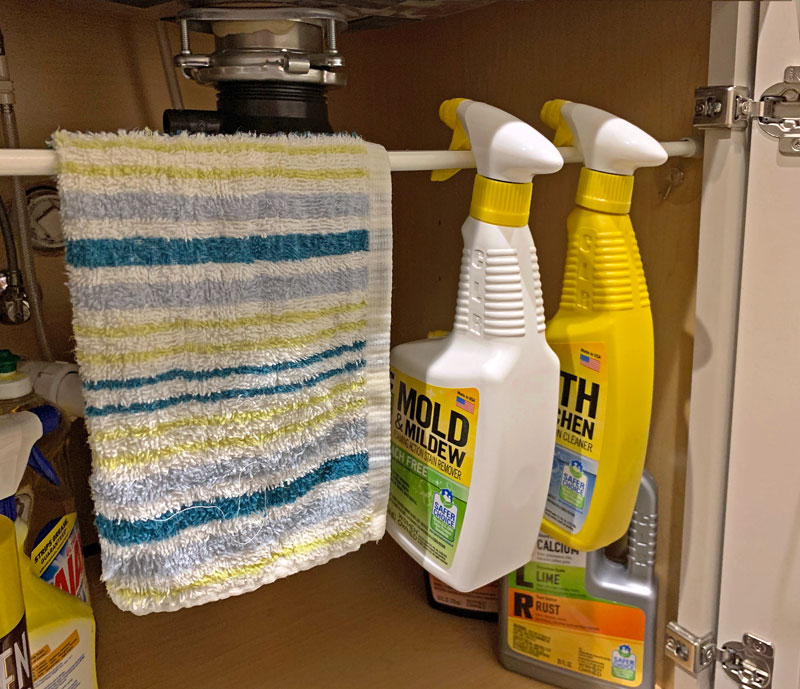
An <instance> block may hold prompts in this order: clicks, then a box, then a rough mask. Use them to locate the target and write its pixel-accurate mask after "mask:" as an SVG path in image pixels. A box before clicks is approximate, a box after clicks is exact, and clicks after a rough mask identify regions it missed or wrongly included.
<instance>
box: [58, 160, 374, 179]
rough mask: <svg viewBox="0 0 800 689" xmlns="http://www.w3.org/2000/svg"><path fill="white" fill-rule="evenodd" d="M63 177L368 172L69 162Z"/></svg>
mask: <svg viewBox="0 0 800 689" xmlns="http://www.w3.org/2000/svg"><path fill="white" fill-rule="evenodd" d="M59 173H60V174H77V175H86V176H88V177H111V178H114V179H117V178H119V177H146V178H148V179H151V180H152V179H153V178H157V177H163V178H166V179H189V180H193V181H198V182H200V181H203V180H236V179H243V178H248V177H264V178H268V179H269V178H273V179H274V178H276V177H279V178H283V179H309V180H322V179H333V180H341V179H356V178H359V177H367V176H368V173H367V171H366V170H365V169H364V168H357V167H356V168H346V167H345V168H338V167H337V168H309V169H307V170H303V169H300V168H288V167H280V166H272V167H267V166H253V167H247V166H242V167H229V168H215V167H182V166H181V167H179V166H177V165H133V164H124V165H122V164H118V165H91V164H87V163H76V162H71V161H67V162H64V163H62V164H61V166H60V168H59Z"/></svg>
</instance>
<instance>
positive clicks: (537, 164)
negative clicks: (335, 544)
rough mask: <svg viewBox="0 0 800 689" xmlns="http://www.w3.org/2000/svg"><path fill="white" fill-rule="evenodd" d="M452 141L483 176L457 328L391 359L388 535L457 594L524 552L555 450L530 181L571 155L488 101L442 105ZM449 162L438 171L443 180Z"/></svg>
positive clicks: (400, 349) (513, 563) (467, 226)
mask: <svg viewBox="0 0 800 689" xmlns="http://www.w3.org/2000/svg"><path fill="white" fill-rule="evenodd" d="M440 116H441V118H442V120H443V121H444V122H445V123H446V124H448V125H449V126H450V127H452V128H453V130H454V137H453V144H452V145H451V148H469V147H470V145H471V147H472V150H473V152H474V154H475V160H476V163H477V168H478V175H477V176H476V178H475V186H474V190H473V196H472V205H471V207H470V214H469V217H468V218H467V220H466V222H465V223H464V225H463V227H462V234H463V237H464V250H463V253H462V257H461V277H460V281H459V286H458V298H457V302H456V314H455V321H454V324H453V331H452V332H451V333H450V334H448V335H447V336H446V337H442V338H435V339H428V340H422V341H419V342H411V343H407V344H402V345H399V346H397V347H395V348H394V349H393V350H392V354H391V366H392V369H391V376H392V481H391V488H390V495H389V505H388V520H387V527H386V528H387V531H388V532H389V533H390V534H391V535H392V537H393V538H394V539H395V540H396V541H397V542H398V543H399V544H400V545H401V546H402V547H403V548H404V549H405V550H406V551H407V552H408V553H409V554H410V555H411V556H412V557H413V558H414V559H415V560H416V561H417V562H419V563H420V564H421V565H422V566H423V567H424V568H425V569H426V570H427V571H428V572H430V573H431V574H433V575H435V576H436V577H437V578H438V579H439V580H441V581H442V582H443V583H445V584H447V585H449V586H451V587H452V588H454V589H456V590H458V591H472V590H474V589H477V588H479V587H481V586H484V585H486V584H488V583H490V582H492V581H494V580H496V579H498V578H500V577H501V576H503V575H504V574H506V573H507V572H509V571H511V570H512V569H514V568H516V567H519V566H520V565H522V564H524V563H525V562H527V561H528V560H529V559H530V554H531V551H532V550H533V546H534V544H535V542H536V531H535V530H527V529H525V528H523V525H524V524H530V523H531V522H532V521H535V522H538V521H539V520H540V519H541V516H542V512H543V510H544V502H545V497H546V494H547V483H548V477H549V474H550V465H551V462H552V455H553V424H554V423H555V419H556V396H557V392H558V360H557V359H556V357H555V355H554V354H553V352H552V351H551V349H550V348H549V347H548V345H547V342H546V341H545V338H544V309H543V306H542V294H541V284H540V281H539V271H538V265H537V258H536V249H535V247H534V244H533V239H532V238H531V233H530V230H529V229H528V224H527V223H528V216H529V213H530V200H531V186H532V185H531V179H532V177H533V175H534V174H541V173H551V172H556V171H557V170H559V169H560V168H561V166H562V164H563V160H562V158H561V156H560V155H559V153H558V151H557V149H556V148H555V147H554V146H553V145H552V144H551V143H550V142H549V141H548V140H547V139H545V138H544V137H543V136H542V135H541V134H539V132H537V131H536V130H535V129H533V128H532V127H530V126H529V125H527V124H525V123H524V122H521V121H520V120H518V119H516V118H515V117H512V116H511V115H509V114H508V113H505V112H503V111H502V110H498V109H497V108H494V107H492V106H490V105H487V104H485V103H476V102H474V101H470V100H463V99H456V100H451V101H446V102H445V103H444V104H443V105H442V107H441V109H440ZM449 174H453V172H452V171H450V172H447V173H444V174H441V173H440V174H435V175H434V179H437V178H438V179H442V178H446V176H448V175H449Z"/></svg>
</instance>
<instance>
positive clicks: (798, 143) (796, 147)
mask: <svg viewBox="0 0 800 689" xmlns="http://www.w3.org/2000/svg"><path fill="white" fill-rule="evenodd" d="M792 150H793V151H800V139H795V140H794V141H792Z"/></svg>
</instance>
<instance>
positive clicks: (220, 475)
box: [90, 415, 366, 516]
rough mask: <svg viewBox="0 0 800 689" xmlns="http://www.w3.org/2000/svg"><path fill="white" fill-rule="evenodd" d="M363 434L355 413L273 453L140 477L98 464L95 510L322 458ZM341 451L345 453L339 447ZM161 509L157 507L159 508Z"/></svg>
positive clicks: (152, 499) (161, 467) (158, 498)
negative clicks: (320, 432)
mask: <svg viewBox="0 0 800 689" xmlns="http://www.w3.org/2000/svg"><path fill="white" fill-rule="evenodd" d="M365 437H366V418H365V417H364V416H363V415H361V416H356V417H353V418H348V419H344V420H339V421H337V422H336V423H334V424H333V425H331V426H330V428H329V429H328V430H327V432H326V433H324V434H322V435H320V434H316V435H313V436H311V437H310V438H306V439H302V440H301V441H300V442H299V443H297V442H295V443H292V444H288V445H285V446H283V447H281V448H280V449H277V448H276V449H275V450H274V453H273V454H267V455H263V454H257V455H256V454H252V453H251V454H244V455H241V456H236V457H235V458H234V461H231V462H229V463H220V462H217V461H215V460H214V459H213V458H212V459H210V460H209V459H208V458H206V460H205V461H204V462H200V463H198V464H191V465H183V464H175V465H173V466H165V465H156V466H154V467H153V471H152V472H149V473H148V474H147V475H146V476H144V477H141V478H139V477H135V476H131V472H130V468H129V467H123V470H124V474H125V475H124V479H123V478H122V477H119V476H115V475H114V472H113V471H108V470H105V469H101V468H98V470H97V471H95V472H94V473H93V474H92V476H91V478H90V482H91V486H92V490H93V491H94V494H95V500H96V501H98V502H96V503H95V504H96V505H97V511H98V512H100V513H101V514H106V516H108V515H109V514H114V513H116V511H122V512H124V511H126V510H130V509H132V508H134V507H137V508H139V507H142V505H143V502H144V501H146V503H145V504H152V503H153V502H158V501H163V500H167V499H171V498H172V497H173V496H175V495H180V494H182V493H184V492H185V491H192V490H202V489H210V488H213V487H214V486H216V485H220V484H223V483H225V482H230V481H233V480H235V479H239V478H241V479H258V478H259V477H261V476H264V475H268V474H274V473H276V472H279V471H281V467H284V466H287V465H290V464H292V463H293V462H295V461H296V459H295V458H296V457H303V459H304V460H305V461H309V462H316V463H317V464H321V463H322V461H323V460H324V459H325V458H327V457H329V456H330V451H331V449H332V448H336V447H340V446H343V445H345V444H346V443H355V442H363V440H364V438H365ZM341 454H348V453H347V452H342V453H341ZM106 502H109V503H112V504H113V507H112V508H111V510H107V509H105V507H102V508H101V505H102V506H104V505H105V503H106ZM163 511H165V510H161V512H163Z"/></svg>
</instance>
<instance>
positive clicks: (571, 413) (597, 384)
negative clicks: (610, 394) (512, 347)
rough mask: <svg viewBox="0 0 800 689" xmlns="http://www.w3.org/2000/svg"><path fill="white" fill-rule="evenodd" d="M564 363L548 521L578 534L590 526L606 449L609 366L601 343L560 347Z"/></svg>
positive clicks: (560, 354)
mask: <svg viewBox="0 0 800 689" xmlns="http://www.w3.org/2000/svg"><path fill="white" fill-rule="evenodd" d="M553 351H554V352H555V353H556V354H557V355H558V358H559V360H560V362H561V383H560V393H559V399H558V424H557V426H556V447H555V453H554V456H553V470H552V473H551V475H550V488H549V491H548V494H547V504H546V506H545V511H544V515H545V517H547V519H549V520H550V521H551V522H553V523H554V524H556V525H557V526H560V527H561V528H562V529H564V530H565V531H567V532H569V533H573V534H576V533H578V532H579V531H580V530H581V529H582V528H583V524H584V522H585V521H586V515H587V514H588V513H589V507H590V506H591V503H592V495H593V494H594V485H595V481H596V479H597V471H598V467H599V463H598V460H599V458H600V451H601V449H602V446H603V425H604V421H605V411H606V395H607V391H608V390H607V385H608V361H607V358H606V355H605V345H603V344H602V343H596V342H595V343H585V342H584V343H580V344H556V345H553Z"/></svg>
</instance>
